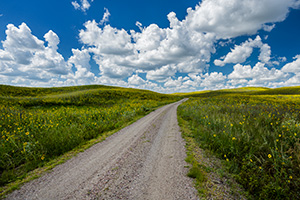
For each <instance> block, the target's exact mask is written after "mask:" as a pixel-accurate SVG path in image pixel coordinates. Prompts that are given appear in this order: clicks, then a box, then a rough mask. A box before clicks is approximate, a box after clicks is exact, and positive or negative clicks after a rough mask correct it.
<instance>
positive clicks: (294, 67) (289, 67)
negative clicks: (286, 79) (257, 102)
mask: <svg viewBox="0 0 300 200" xmlns="http://www.w3.org/2000/svg"><path fill="white" fill-rule="evenodd" d="M281 70H282V71H283V72H291V73H300V55H297V56H295V57H294V61H293V62H291V63H288V64H286V65H284V66H283V67H282V69H281ZM299 83H300V82H299Z"/></svg>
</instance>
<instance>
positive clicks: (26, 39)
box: [0, 23, 70, 85]
mask: <svg viewBox="0 0 300 200" xmlns="http://www.w3.org/2000/svg"><path fill="white" fill-rule="evenodd" d="M5 33H6V40H4V41H2V45H3V50H0V57H1V60H0V74H2V76H7V78H6V79H7V80H9V81H10V82H12V83H20V84H21V82H22V81H23V82H26V83H28V84H32V83H33V82H37V83H40V84H41V85H43V84H46V83H47V82H51V81H55V80H58V79H59V78H60V76H61V75H64V74H67V73H68V72H69V71H70V69H69V68H68V67H67V65H66V63H65V61H64V58H63V57H62V55H61V54H59V53H58V52H57V45H58V43H59V38H58V36H57V35H56V34H55V33H54V32H53V31H51V30H50V31H49V32H48V33H46V34H45V36H44V38H45V40H46V42H48V45H47V46H45V44H44V43H45V42H44V41H42V40H39V39H38V38H37V37H35V36H34V35H32V33H31V30H30V29H29V27H28V26H27V25H26V24H25V23H22V24H21V25H20V26H19V27H15V26H14V25H12V24H9V25H7V30H6V31H5ZM21 77H22V78H21Z"/></svg>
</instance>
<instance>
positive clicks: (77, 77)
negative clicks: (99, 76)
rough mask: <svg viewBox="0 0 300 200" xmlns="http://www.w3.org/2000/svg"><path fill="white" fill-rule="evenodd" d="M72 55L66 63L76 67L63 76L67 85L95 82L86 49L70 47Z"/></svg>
mask: <svg viewBox="0 0 300 200" xmlns="http://www.w3.org/2000/svg"><path fill="white" fill-rule="evenodd" d="M72 53H73V55H72V56H71V57H70V58H69V60H68V64H69V65H70V66H71V67H72V66H74V67H75V68H76V71H75V73H73V72H70V73H69V74H68V75H66V76H63V78H64V79H67V80H66V83H67V84H68V85H83V84H92V83H94V82H95V75H94V74H93V73H92V72H91V66H90V63H89V62H90V57H91V56H90V53H89V51H88V50H87V49H83V50H79V49H72Z"/></svg>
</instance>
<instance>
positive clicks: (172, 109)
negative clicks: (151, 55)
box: [7, 101, 197, 200]
mask: <svg viewBox="0 0 300 200" xmlns="http://www.w3.org/2000/svg"><path fill="white" fill-rule="evenodd" d="M180 103H181V101H180V102H177V103H173V104H170V105H167V106H164V107H162V108H160V109H158V110H156V111H154V112H152V113H150V114H149V115H147V116H145V117H144V118H142V119H140V120H138V121H137V122H135V123H133V124H132V125H130V126H128V127H126V128H124V129H122V130H121V131H119V132H117V133H115V134H114V135H112V136H111V137H109V138H107V139H106V140H105V141H104V142H101V143H98V144H96V145H94V146H92V147H91V148H90V149H88V150H86V151H85V152H83V153H80V154H78V155H77V156H76V157H74V158H72V159H70V160H68V161H67V162H66V163H64V164H62V165H59V166H57V167H55V168H54V169H53V170H52V171H51V172H49V173H47V174H46V175H44V176H43V177H41V178H39V179H36V180H34V181H32V182H29V183H27V184H25V185H24V186H23V187H21V189H20V190H17V191H14V192H13V193H12V194H10V195H9V196H8V197H7V199H14V200H16V199H22V200H24V199H43V200H52V199H53V200H54V199H55V200H57V199H132V200H135V199H143V200H144V199H151V200H152V199H153V200H160V199H161V200H167V199H180V200H183V199H197V197H196V193H197V192H196V191H195V189H194V188H193V186H192V185H193V184H192V180H191V179H190V178H188V177H186V173H187V170H188V169H187V168H185V166H186V165H187V164H186V163H185V161H184V159H185V157H186V154H185V148H184V144H185V143H184V141H183V139H182V138H181V134H180V131H179V127H178V124H177V115H176V110H177V106H178V105H179V104H180Z"/></svg>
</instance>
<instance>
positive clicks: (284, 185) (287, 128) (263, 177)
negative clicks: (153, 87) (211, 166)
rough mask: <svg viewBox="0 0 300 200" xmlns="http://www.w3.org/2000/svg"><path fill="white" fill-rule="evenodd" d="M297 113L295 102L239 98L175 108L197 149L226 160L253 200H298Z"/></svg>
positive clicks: (299, 122) (299, 136)
mask: <svg viewBox="0 0 300 200" xmlns="http://www.w3.org/2000/svg"><path fill="white" fill-rule="evenodd" d="M299 112H300V99H299V97H295V96H293V97H289V96H281V97H278V96H249V95H241V94H230V95H220V96H214V97H203V98H194V99H192V100H189V101H187V102H185V103H183V104H182V105H181V106H180V107H179V108H178V114H179V115H180V116H181V117H182V118H183V119H184V120H186V121H188V122H189V124H190V127H191V130H192V131H193V134H194V137H195V138H196V140H197V142H198V144H199V145H200V146H201V147H202V148H205V149H209V150H211V151H212V152H214V153H215V154H216V155H217V156H218V157H219V158H221V159H224V161H225V162H227V165H228V167H229V170H230V172H232V173H233V174H235V177H236V179H237V180H238V182H239V183H241V184H242V185H243V186H244V187H245V189H246V190H248V191H249V193H250V194H251V195H252V197H253V198H254V199H299V197H300V191H299V188H300V141H299V140H300V129H299V128H300V115H299V114H300V113H299Z"/></svg>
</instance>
